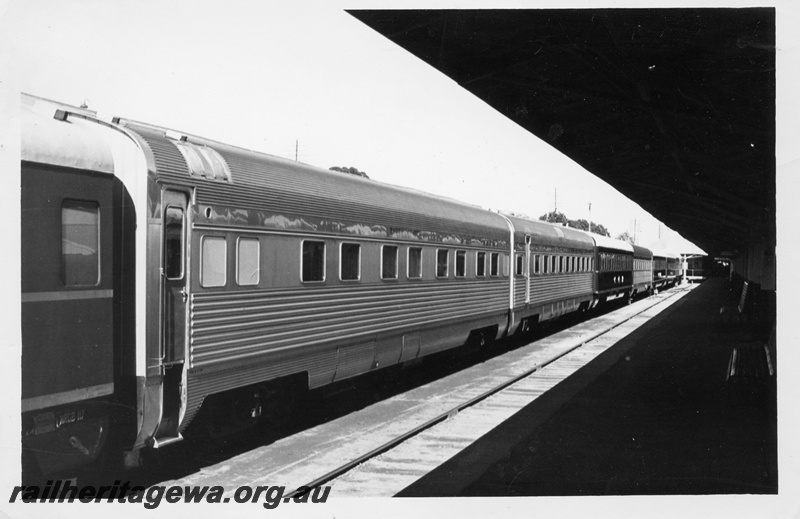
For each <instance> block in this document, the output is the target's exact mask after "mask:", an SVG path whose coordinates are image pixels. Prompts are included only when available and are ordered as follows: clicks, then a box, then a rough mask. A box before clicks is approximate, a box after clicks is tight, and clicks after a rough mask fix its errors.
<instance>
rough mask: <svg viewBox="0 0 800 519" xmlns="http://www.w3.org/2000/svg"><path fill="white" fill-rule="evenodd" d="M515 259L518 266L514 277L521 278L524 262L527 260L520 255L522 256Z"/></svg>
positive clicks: (518, 255)
mask: <svg viewBox="0 0 800 519" xmlns="http://www.w3.org/2000/svg"><path fill="white" fill-rule="evenodd" d="M515 257H516V258H517V265H516V269H515V270H514V275H515V276H521V275H522V261H523V260H524V259H525V258H523V257H522V255H520V254H517V255H516V256H515Z"/></svg>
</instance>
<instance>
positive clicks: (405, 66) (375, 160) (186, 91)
mask: <svg viewBox="0 0 800 519" xmlns="http://www.w3.org/2000/svg"><path fill="white" fill-rule="evenodd" d="M395 5H396V4H395ZM345 7H348V8H350V7H355V8H359V7H386V2H380V3H377V4H376V3H375V2H371V3H367V4H364V3H362V4H356V5H354V6H351V5H349V4H348V5H347V6H345ZM404 7H405V6H404ZM445 7H448V6H447V5H445ZM449 7H452V6H449ZM1 23H2V25H0V28H2V30H1V31H0V48H2V49H6V50H7V51H9V53H8V54H7V56H6V59H7V60H8V64H10V67H11V69H12V70H16V71H17V74H16V79H17V80H18V85H17V86H18V88H19V90H20V91H22V92H27V93H30V94H34V95H38V96H42V97H46V98H50V99H54V100H57V101H62V102H65V103H69V104H74V105H80V104H81V103H84V102H85V103H86V104H88V105H89V108H91V109H94V110H97V111H99V112H102V113H105V114H108V115H115V116H121V117H126V118H130V119H135V120H139V121H143V122H149V123H153V124H159V125H163V126H166V127H169V128H174V129H177V130H181V131H185V132H187V133H193V134H196V135H200V136H203V137H207V138H211V139H216V140H219V141H222V142H225V143H227V144H234V145H237V146H242V147H244V148H249V149H253V150H257V151H262V152H266V153H270V154H273V155H278V156H282V157H287V158H291V159H294V158H295V157H296V158H297V159H298V160H300V161H301V162H305V163H307V164H311V165H314V166H319V167H323V168H326V169H327V168H329V167H331V166H352V167H356V168H358V169H359V170H361V171H365V172H367V174H368V175H369V176H370V177H371V178H372V179H375V180H378V181H381V182H386V183H389V184H396V185H402V186H407V187H411V188H415V189H419V190H422V191H427V192H430V193H434V194H438V195H443V196H448V197H450V198H454V199H457V200H461V201H464V202H468V203H471V204H475V205H479V206H482V207H486V208H491V209H501V210H509V211H513V212H515V213H522V214H525V215H528V216H530V217H533V218H538V217H539V216H541V215H543V214H545V213H547V212H550V211H552V210H553V209H555V208H557V209H558V210H559V211H561V212H563V213H565V214H566V215H567V217H569V218H571V219H581V218H585V219H591V220H592V221H594V222H597V223H600V224H602V225H604V226H605V227H606V228H607V229H608V230H609V232H610V233H611V235H612V236H613V237H616V236H618V235H619V234H621V233H623V232H625V231H627V232H628V233H629V234H631V235H633V234H634V231H636V238H637V243H639V244H641V245H645V246H647V245H649V244H651V243H653V242H655V241H656V240H658V239H659V238H661V237H665V236H667V233H668V227H667V226H666V225H664V224H663V223H661V222H659V221H657V220H656V219H654V218H653V217H652V216H650V215H649V213H647V212H645V211H644V210H643V209H641V208H640V207H639V206H638V205H637V204H635V203H634V202H632V201H630V200H629V199H627V198H626V197H624V196H622V195H621V194H620V193H619V192H617V191H616V190H615V189H613V188H612V187H611V186H609V185H608V184H606V183H605V182H603V181H602V180H600V179H598V178H597V177H595V176H594V175H592V174H590V173H588V172H587V171H586V170H584V169H583V168H582V167H581V166H579V165H577V164H576V163H575V162H573V161H572V160H571V159H569V158H567V157H566V156H564V155H562V154H561V153H560V152H558V151H556V150H555V149H554V148H552V147H551V146H550V145H548V144H546V143H544V142H542V141H541V140H539V139H538V138H537V137H535V136H533V135H531V134H529V133H528V132H526V131H525V130H523V129H522V128H520V127H519V126H517V125H516V124H514V123H513V122H511V121H509V120H508V119H506V118H505V117H504V116H502V115H501V114H500V113H498V112H496V111H495V110H494V109H492V108H490V107H489V106H488V105H486V104H485V103H483V102H482V101H481V100H480V99H478V98H476V97H475V96H473V95H472V94H470V93H469V92H467V91H465V90H463V89H461V88H460V87H459V86H458V85H457V84H456V83H455V82H454V81H452V80H451V79H449V78H448V77H446V76H444V75H443V74H441V73H440V72H438V71H437V70H435V69H434V68H432V67H430V66H428V65H427V64H425V63H423V62H422V61H421V60H419V59H417V58H416V57H414V56H412V55H411V54H409V53H407V52H406V51H404V50H403V49H401V48H400V47H398V46H396V45H395V44H393V43H392V42H390V41H389V40H387V39H386V38H384V37H383V36H381V35H380V34H378V33H376V32H375V31H373V30H372V29H370V28H368V27H367V26H366V25H364V24H362V23H360V22H359V21H358V20H356V19H355V18H353V17H352V16H350V15H348V14H347V13H346V12H345V11H344V9H343V5H342V4H341V2H317V1H300V2H285V1H284V2H274V1H272V2H269V1H264V2H255V1H236V0H234V1H232V2H227V1H226V2H210V1H191V2H190V1H171V2H157V1H154V0H137V1H125V0H120V1H113V2H108V1H99V0H83V1H68V2H55V1H46V0H29V1H25V2H10V4H8V7H7V10H6V12H5V14H4V16H3V20H2V22H1ZM590 204H591V213H590V209H589V206H590Z"/></svg>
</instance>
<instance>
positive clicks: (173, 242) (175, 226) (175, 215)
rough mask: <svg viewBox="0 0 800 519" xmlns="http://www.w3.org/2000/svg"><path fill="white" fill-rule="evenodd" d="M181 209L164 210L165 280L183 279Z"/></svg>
mask: <svg viewBox="0 0 800 519" xmlns="http://www.w3.org/2000/svg"><path fill="white" fill-rule="evenodd" d="M183 256H184V254H183V209H182V208H180V207H167V208H166V209H165V210H164V274H165V275H166V276H167V279H180V278H182V277H183Z"/></svg>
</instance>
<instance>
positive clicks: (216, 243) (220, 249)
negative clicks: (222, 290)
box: [200, 236, 228, 287]
mask: <svg viewBox="0 0 800 519" xmlns="http://www.w3.org/2000/svg"><path fill="white" fill-rule="evenodd" d="M200 248H201V249H202V252H201V255H200V285H201V286H204V287H222V286H225V272H226V269H227V256H228V255H227V245H226V242H225V238H223V237H222V236H203V240H202V245H201V246H200Z"/></svg>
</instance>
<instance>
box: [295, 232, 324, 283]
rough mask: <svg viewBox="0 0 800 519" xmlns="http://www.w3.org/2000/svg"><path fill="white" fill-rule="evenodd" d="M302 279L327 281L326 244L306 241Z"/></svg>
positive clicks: (306, 280)
mask: <svg viewBox="0 0 800 519" xmlns="http://www.w3.org/2000/svg"><path fill="white" fill-rule="evenodd" d="M301 272H302V279H303V281H305V282H309V281H325V242H324V241H311V240H305V241H304V242H303V258H302V266H301Z"/></svg>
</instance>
